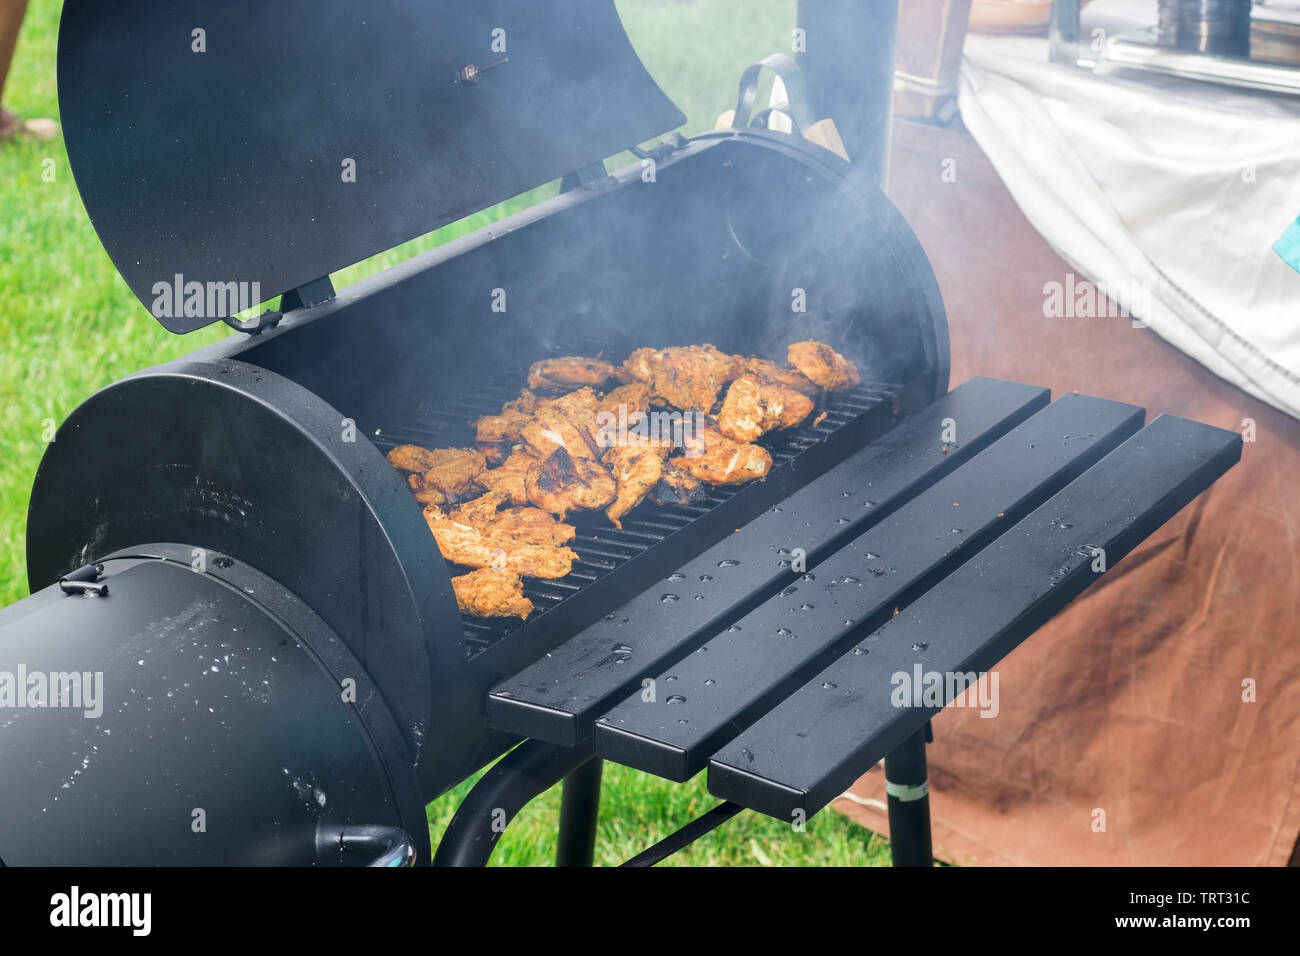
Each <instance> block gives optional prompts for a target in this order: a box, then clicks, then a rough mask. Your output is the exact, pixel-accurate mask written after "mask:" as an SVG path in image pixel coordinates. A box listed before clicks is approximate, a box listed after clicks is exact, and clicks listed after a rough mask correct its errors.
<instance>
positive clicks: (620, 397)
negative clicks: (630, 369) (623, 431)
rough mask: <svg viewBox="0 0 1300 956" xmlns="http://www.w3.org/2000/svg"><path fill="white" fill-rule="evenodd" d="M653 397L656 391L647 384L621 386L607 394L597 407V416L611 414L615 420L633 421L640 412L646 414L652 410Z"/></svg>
mask: <svg viewBox="0 0 1300 956" xmlns="http://www.w3.org/2000/svg"><path fill="white" fill-rule="evenodd" d="M653 395H654V390H653V389H651V388H650V386H649V385H647V384H646V383H645V382H632V383H631V384H629V385H620V386H619V387H618V388H613V389H610V390H609V392H607V393H606V395H605V397H604V398H602V399H601V400H600V403H599V404H598V405H597V406H596V412H597V414H599V413H600V412H610V413H612V414H613V415H614V417H615V418H619V417H625V418H628V419H631V418H632V416H633V415H635V414H636V413H638V412H641V413H645V412H648V411H649V410H650V399H651V397H652V396H653Z"/></svg>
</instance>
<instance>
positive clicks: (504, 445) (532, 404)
mask: <svg viewBox="0 0 1300 956" xmlns="http://www.w3.org/2000/svg"><path fill="white" fill-rule="evenodd" d="M536 409H537V396H536V395H534V394H533V393H532V392H530V391H529V390H528V389H524V390H523V391H521V392H520V393H519V397H518V398H515V399H511V400H510V401H508V402H506V403H505V404H504V405H503V406H501V413H500V414H499V415H484V416H483V417H482V418H480V419H478V420H477V421H475V422H474V440H475V442H476V444H477V447H478V450H479V451H481V452H482V453H483V456H484V457H485V458H487V461H488V464H489V465H499V464H501V463H502V462H504V461H505V460H506V458H507V457H509V455H510V450H511V448H512V447H513V446H514V445H515V443H516V442H518V441H519V440H520V439H521V438H522V436H523V430H524V426H525V425H527V424H528V423H529V422H530V421H532V420H533V412H534V411H535V410H536Z"/></svg>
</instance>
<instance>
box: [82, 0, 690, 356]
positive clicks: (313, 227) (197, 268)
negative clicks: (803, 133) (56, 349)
mask: <svg viewBox="0 0 1300 956" xmlns="http://www.w3.org/2000/svg"><path fill="white" fill-rule="evenodd" d="M59 108H60V113H61V116H60V119H61V121H62V123H63V128H64V134H65V137H66V140H67V148H68V157H69V160H70V162H71V164H72V171H73V173H74V175H75V177H76V181H77V188H78V189H79V190H80V192H81V197H82V200H83V201H84V203H85V205H86V211H87V212H88V213H89V215H90V219H91V222H92V223H93V224H94V226H95V229H96V231H97V232H98V234H99V239H100V241H101V242H102V243H103V244H104V248H105V249H106V250H107V251H108V254H109V256H110V257H111V258H112V260H113V262H114V264H115V265H116V266H117V269H118V271H119V272H120V273H121V274H122V277H123V278H124V279H125V280H126V282H127V284H128V285H129V286H130V287H131V289H132V291H133V292H134V293H135V294H136V296H137V297H139V299H140V301H141V302H142V303H144V305H145V306H146V308H149V310H150V312H151V313H152V314H153V315H154V317H155V318H157V319H158V321H159V322H161V323H162V325H163V326H165V327H166V328H168V329H170V330H171V331H173V332H189V331H192V330H194V329H197V328H201V327H203V326H206V325H209V324H211V323H213V322H217V321H221V320H222V319H225V318H227V317H229V316H231V315H233V314H235V313H237V312H240V311H243V310H245V309H247V308H249V307H251V306H255V305H258V304H259V303H261V302H264V301H267V300H269V299H271V298H274V297H275V296H277V295H280V294H281V293H284V292H287V291H289V290H293V289H297V288H300V287H302V286H304V285H307V284H308V283H311V282H312V281H313V280H316V279H318V278H319V277H321V276H328V275H329V274H331V273H333V272H336V271H338V270H339V269H342V268H344V267H346V266H348V265H351V264H353V263H355V262H359V261H361V260H362V259H365V258H367V257H369V256H372V255H375V254H376V253H379V252H382V251H384V250H386V249H391V248H392V247H394V246H396V245H398V244H400V243H402V242H405V241H407V240H408V239H412V238H415V237H416V236H420V235H423V234H425V233H427V232H430V231H432V230H434V229H437V228H438V227H439V226H442V225H445V224H447V223H449V222H452V221H455V220H457V219H461V218H463V217H465V216H468V215H470V214H472V213H474V212H477V211H479V210H481V209H485V208H487V207H488V206H491V205H493V204H495V203H497V202H500V201H502V200H504V199H508V198H509V197H511V196H516V195H518V194H520V193H522V192H526V191H527V190H529V189H532V188H533V187H535V186H539V185H541V184H543V183H546V182H549V181H551V180H554V179H558V178H559V177H560V176H562V175H564V174H565V173H567V172H569V171H571V170H574V169H578V168H581V167H584V166H588V165H590V164H591V163H593V162H595V161H598V160H600V159H603V158H605V157H608V156H613V155H615V154H616V153H618V152H620V151H622V150H623V149H625V148H627V146H628V144H629V143H640V142H644V141H646V140H648V139H651V138H653V137H654V136H657V135H659V134H661V133H663V132H665V131H667V130H669V129H672V128H674V127H676V126H680V125H681V124H682V123H684V122H685V117H684V116H683V115H682V113H681V112H680V111H679V110H678V109H677V108H676V107H675V106H674V105H673V104H672V102H671V101H669V99H668V98H667V97H666V96H665V95H664V93H663V91H662V90H660V89H659V87H658V86H657V85H656V84H655V82H654V80H653V79H652V78H651V77H650V74H649V73H647V72H646V70H645V67H644V66H642V64H641V61H640V60H639V59H638V58H637V55H636V52H635V51H634V50H633V48H632V45H631V43H630V42H629V40H628V38H627V34H626V33H625V32H624V30H623V25H622V22H621V21H620V20H619V17H618V12H617V10H616V9H615V7H614V3H613V0H548V2H546V3H519V2H518V0H475V2H474V3H464V2H460V0H382V2H378V3H366V4H358V3H355V2H354V0H276V2H275V3H266V2H264V0H224V2H222V3H219V4H218V3H211V2H210V0H66V2H65V3H64V5H63V16H62V21H61V24H60V28H59Z"/></svg>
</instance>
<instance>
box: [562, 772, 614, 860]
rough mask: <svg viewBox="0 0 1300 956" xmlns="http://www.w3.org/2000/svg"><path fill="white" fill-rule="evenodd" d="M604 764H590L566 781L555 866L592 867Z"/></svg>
mask: <svg viewBox="0 0 1300 956" xmlns="http://www.w3.org/2000/svg"><path fill="white" fill-rule="evenodd" d="M604 763H605V762H604V761H603V760H600V759H595V760H588V761H587V762H586V763H584V764H583V765H582V766H581V767H579V768H578V769H577V770H575V771H573V773H571V774H569V776H567V777H566V778H565V779H564V794H563V796H562V797H561V798H560V835H559V838H558V839H557V841H556V848H555V865H556V866H591V865H592V862H593V861H594V860H595V855H596V819H597V817H598V816H599V814H600V772H601V769H602V767H603V766H604Z"/></svg>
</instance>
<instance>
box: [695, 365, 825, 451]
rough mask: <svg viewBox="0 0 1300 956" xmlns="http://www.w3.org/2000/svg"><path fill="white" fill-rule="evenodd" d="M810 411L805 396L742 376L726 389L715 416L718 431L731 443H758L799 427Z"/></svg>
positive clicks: (790, 389) (810, 408)
mask: <svg viewBox="0 0 1300 956" xmlns="http://www.w3.org/2000/svg"><path fill="white" fill-rule="evenodd" d="M812 410H813V403H812V399H811V398H809V397H808V396H807V395H801V394H800V393H799V392H796V391H795V390H794V389H792V388H782V387H781V386H780V385H767V384H764V383H763V382H761V381H759V379H758V377H757V376H756V375H742V376H741V377H740V378H738V379H736V380H735V381H734V382H732V383H731V387H730V388H729V389H727V397H726V398H725V399H723V401H722V411H721V412H719V413H718V431H720V432H722V434H724V435H726V436H727V437H728V438H730V439H732V440H734V441H738V442H752V441H757V440H758V438H759V437H761V436H762V435H764V434H766V433H767V432H770V431H772V430H773V429H776V428H790V427H791V426H794V425H798V424H799V423H800V422H801V421H803V420H804V419H805V418H807V417H808V415H809V413H811V412H812Z"/></svg>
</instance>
